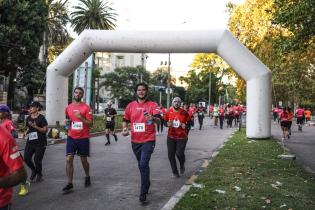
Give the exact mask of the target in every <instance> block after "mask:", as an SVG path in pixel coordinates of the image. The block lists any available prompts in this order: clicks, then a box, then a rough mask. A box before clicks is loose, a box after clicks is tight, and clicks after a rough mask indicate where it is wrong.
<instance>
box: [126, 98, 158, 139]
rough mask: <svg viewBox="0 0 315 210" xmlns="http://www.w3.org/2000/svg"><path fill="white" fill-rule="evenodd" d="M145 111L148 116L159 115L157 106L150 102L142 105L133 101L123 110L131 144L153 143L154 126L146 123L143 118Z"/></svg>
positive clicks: (145, 119)
mask: <svg viewBox="0 0 315 210" xmlns="http://www.w3.org/2000/svg"><path fill="white" fill-rule="evenodd" d="M145 111H146V112H147V113H148V114H150V115H156V114H159V108H158V105H157V104H156V103H154V102H152V101H145V102H144V103H139V102H138V101H133V102H130V103H129V104H128V105H127V107H126V109H125V115H124V119H125V120H127V121H129V122H130V130H131V142H134V143H144V142H148V141H155V125H154V123H151V124H149V123H148V120H147V118H146V117H145V116H144V112H145Z"/></svg>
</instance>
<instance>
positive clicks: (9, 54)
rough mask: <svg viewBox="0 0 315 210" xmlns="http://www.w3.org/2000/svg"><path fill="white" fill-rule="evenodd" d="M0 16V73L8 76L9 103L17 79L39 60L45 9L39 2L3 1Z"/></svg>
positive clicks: (23, 0) (11, 99) (45, 16)
mask: <svg viewBox="0 0 315 210" xmlns="http://www.w3.org/2000/svg"><path fill="white" fill-rule="evenodd" d="M0 14H1V18H0V52H1V53H0V66H1V69H0V73H1V74H4V75H6V76H9V90H8V101H9V103H12V102H13V97H14V89H15V80H16V76H17V75H18V74H19V73H21V72H23V71H26V67H27V66H28V65H30V63H32V62H33V60H34V59H37V58H38V53H39V47H40V45H41V44H42V42H43V40H42V38H41V37H43V32H44V28H45V20H46V18H47V7H46V5H45V3H44V2H43V1H42V0H28V1H26V0H3V1H1V2H0Z"/></svg>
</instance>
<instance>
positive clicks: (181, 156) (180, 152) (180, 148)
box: [176, 139, 187, 174]
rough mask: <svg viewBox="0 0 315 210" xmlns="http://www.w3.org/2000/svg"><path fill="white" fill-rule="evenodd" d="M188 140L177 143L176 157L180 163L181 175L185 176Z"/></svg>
mask: <svg viewBox="0 0 315 210" xmlns="http://www.w3.org/2000/svg"><path fill="white" fill-rule="evenodd" d="M186 142H187V139H184V140H179V141H177V142H176V143H177V145H176V157H177V159H178V161H179V165H180V173H181V174H183V173H184V172H185V161H186V157H185V148H186Z"/></svg>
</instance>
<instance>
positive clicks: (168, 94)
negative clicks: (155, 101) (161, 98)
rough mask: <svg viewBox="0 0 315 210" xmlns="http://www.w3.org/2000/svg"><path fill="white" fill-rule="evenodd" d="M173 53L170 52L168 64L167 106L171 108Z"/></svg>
mask: <svg viewBox="0 0 315 210" xmlns="http://www.w3.org/2000/svg"><path fill="white" fill-rule="evenodd" d="M170 80H171V53H168V65H167V98H166V101H167V103H166V106H167V108H170V94H171V93H170V92H171V81H170Z"/></svg>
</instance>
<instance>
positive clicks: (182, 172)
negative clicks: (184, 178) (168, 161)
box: [179, 166, 185, 174]
mask: <svg viewBox="0 0 315 210" xmlns="http://www.w3.org/2000/svg"><path fill="white" fill-rule="evenodd" d="M179 171H180V174H184V173H185V166H183V167H181V168H180V169H179Z"/></svg>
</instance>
